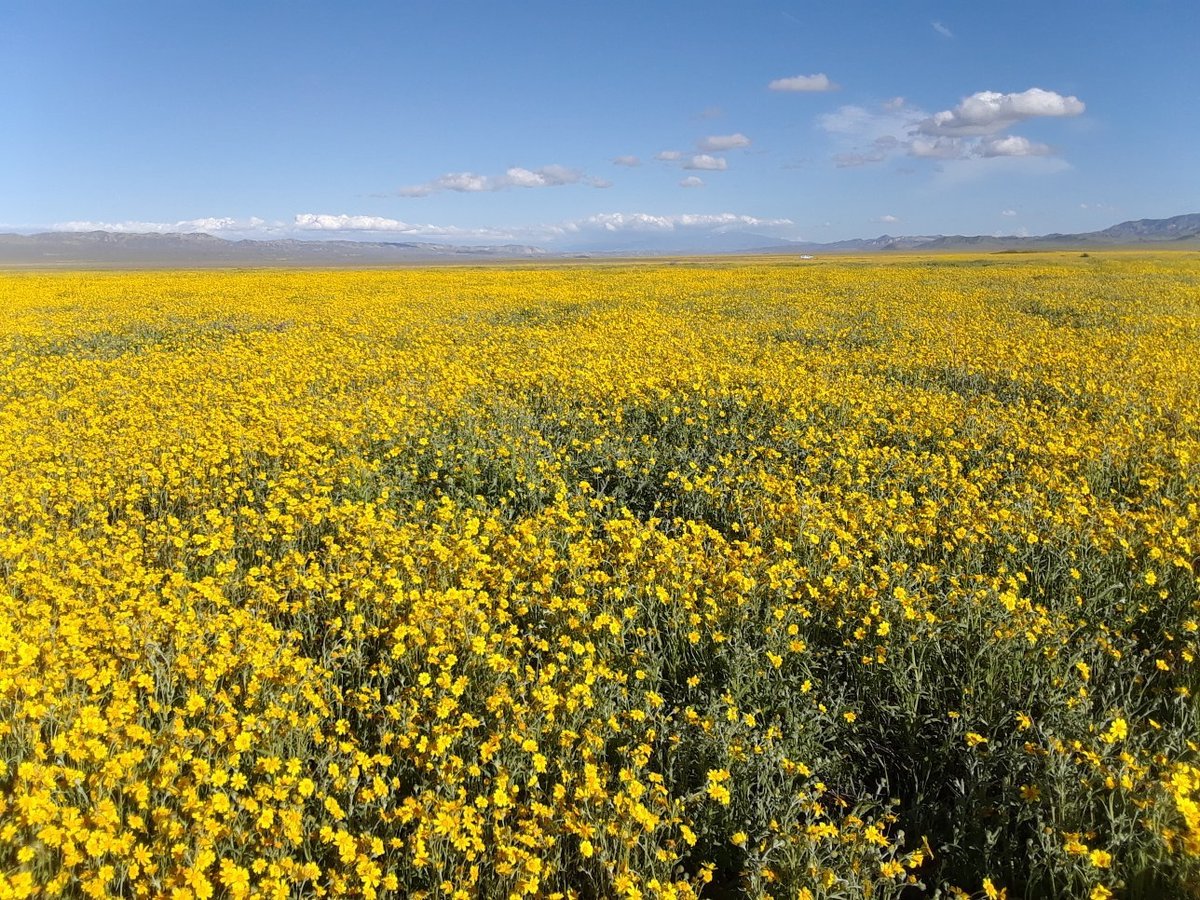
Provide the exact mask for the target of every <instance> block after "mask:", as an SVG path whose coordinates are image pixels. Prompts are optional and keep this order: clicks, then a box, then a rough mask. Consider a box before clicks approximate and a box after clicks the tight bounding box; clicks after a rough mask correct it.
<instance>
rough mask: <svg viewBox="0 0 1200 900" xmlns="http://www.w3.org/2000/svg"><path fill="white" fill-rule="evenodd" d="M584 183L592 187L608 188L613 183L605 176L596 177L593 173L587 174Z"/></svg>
mask: <svg viewBox="0 0 1200 900" xmlns="http://www.w3.org/2000/svg"><path fill="white" fill-rule="evenodd" d="M584 183H585V184H587V185H588V186H589V187H594V188H610V187H612V186H613V183H612V182H611V181H609V180H608V179H607V178H597V177H596V176H595V175H590V176H588V178H586V179H585V181H584Z"/></svg>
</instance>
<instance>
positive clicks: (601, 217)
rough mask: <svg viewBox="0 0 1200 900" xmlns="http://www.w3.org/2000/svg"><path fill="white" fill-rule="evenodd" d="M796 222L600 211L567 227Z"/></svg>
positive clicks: (696, 226)
mask: <svg viewBox="0 0 1200 900" xmlns="http://www.w3.org/2000/svg"><path fill="white" fill-rule="evenodd" d="M792 224H794V223H793V222H792V220H791V219H762V218H758V217H756V216H745V215H737V214H735V213H715V214H692V213H684V214H683V215H674V216H656V215H651V214H649V213H599V214H598V215H594V216H588V217H587V218H586V219H577V220H576V221H574V222H571V223H568V224H566V225H564V226H561V227H563V228H564V229H565V230H567V231H571V232H578V231H587V230H589V229H598V230H602V231H679V230H683V229H699V230H703V229H712V230H721V229H730V228H781V227H786V226H790V225H792Z"/></svg>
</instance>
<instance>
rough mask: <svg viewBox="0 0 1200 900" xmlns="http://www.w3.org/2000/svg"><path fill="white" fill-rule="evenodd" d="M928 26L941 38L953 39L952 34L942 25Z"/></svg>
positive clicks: (934, 23) (938, 23)
mask: <svg viewBox="0 0 1200 900" xmlns="http://www.w3.org/2000/svg"><path fill="white" fill-rule="evenodd" d="M929 24H930V25H932V26H933V30H934V31H936V32H937V33H938V34H940V35H941V36H942V37H945V38H952V37H954V32H953V31H951V30H950V29H949V28H947V27H946V26H945V25H943V24H942V23H941V22H930V23H929Z"/></svg>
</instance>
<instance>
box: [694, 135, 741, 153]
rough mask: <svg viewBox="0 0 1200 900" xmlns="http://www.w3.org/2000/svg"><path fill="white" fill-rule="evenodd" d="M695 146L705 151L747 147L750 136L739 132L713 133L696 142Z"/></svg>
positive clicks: (713, 151)
mask: <svg viewBox="0 0 1200 900" xmlns="http://www.w3.org/2000/svg"><path fill="white" fill-rule="evenodd" d="M696 146H697V147H699V148H700V149H701V150H703V151H705V152H706V153H722V152H724V151H726V150H735V149H737V148H738V147H749V146H750V138H748V137H746V136H745V135H744V134H742V133H741V132H738V133H737V134H713V135H709V136H708V137H706V138H704V139H703V140H699V141H697V142H696Z"/></svg>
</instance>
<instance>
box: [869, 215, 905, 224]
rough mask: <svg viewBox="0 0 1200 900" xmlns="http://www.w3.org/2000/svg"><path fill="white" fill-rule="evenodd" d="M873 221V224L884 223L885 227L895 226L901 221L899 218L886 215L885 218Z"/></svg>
mask: <svg viewBox="0 0 1200 900" xmlns="http://www.w3.org/2000/svg"><path fill="white" fill-rule="evenodd" d="M871 221H872V222H882V223H883V224H885V225H894V224H896V223H897V222H899V221H900V220H899V219H897V218H896V217H895V216H893V215H885V216H880V217H879V218H877V219H872V220H871Z"/></svg>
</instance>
